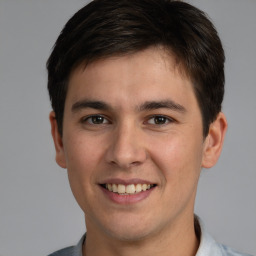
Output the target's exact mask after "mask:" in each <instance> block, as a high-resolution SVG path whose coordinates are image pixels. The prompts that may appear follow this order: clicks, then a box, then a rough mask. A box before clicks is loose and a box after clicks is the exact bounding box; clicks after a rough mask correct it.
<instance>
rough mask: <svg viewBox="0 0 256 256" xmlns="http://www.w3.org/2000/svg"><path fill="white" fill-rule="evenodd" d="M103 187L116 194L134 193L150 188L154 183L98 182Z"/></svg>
mask: <svg viewBox="0 0 256 256" xmlns="http://www.w3.org/2000/svg"><path fill="white" fill-rule="evenodd" d="M100 185H101V186H102V187H103V188H104V189H106V190H108V191H110V192H113V193H116V194H118V195H126V196H127V195H135V194H138V193H141V192H144V191H147V190H150V189H152V188H154V187H155V186H156V184H145V183H144V184H128V185H124V184H111V183H106V184H100Z"/></svg>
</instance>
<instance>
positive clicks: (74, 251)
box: [48, 235, 86, 256]
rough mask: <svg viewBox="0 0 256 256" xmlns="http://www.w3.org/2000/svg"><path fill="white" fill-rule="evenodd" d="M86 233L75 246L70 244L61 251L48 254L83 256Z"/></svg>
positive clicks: (53, 255)
mask: <svg viewBox="0 0 256 256" xmlns="http://www.w3.org/2000/svg"><path fill="white" fill-rule="evenodd" d="M85 237H86V235H84V236H83V237H82V238H81V239H80V241H79V243H78V244H77V245H75V246H69V247H66V248H64V249H61V250H59V251H56V252H54V253H52V254H50V255H48V256H82V251H83V243H84V241H85Z"/></svg>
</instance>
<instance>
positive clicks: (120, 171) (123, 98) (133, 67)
mask: <svg viewBox="0 0 256 256" xmlns="http://www.w3.org/2000/svg"><path fill="white" fill-rule="evenodd" d="M53 119H54V118H52V131H53V137H54V141H55V146H56V152H57V156H56V160H57V162H58V164H59V165H60V166H62V167H63V168H67V170H68V176H69V181H70V186H71V189H72V191H73V194H74V196H75V198H76V200H77V202H78V204H79V205H80V207H81V208H82V209H83V211H84V213H85V218H86V226H87V231H88V232H90V230H91V232H96V233H97V232H98V233H99V234H103V235H106V236H111V237H113V238H116V239H121V240H136V239H142V238H144V237H150V236H154V235H155V234H158V233H161V232H165V231H166V232H168V231H170V230H171V229H173V228H174V227H175V226H176V227H178V226H179V225H185V224H184V223H186V222H187V221H188V219H190V220H191V219H193V207H194V200H195V194H196V187H197V183H198V178H199V175H200V171H201V168H202V166H204V163H205V162H206V160H205V158H207V157H206V152H208V151H207V150H208V146H209V145H210V144H211V143H212V144H214V143H213V140H212V139H207V138H206V139H204V138H203V136H202V134H203V131H202V117H201V113H200V109H199V107H198V103H197V100H196V98H195V95H194V92H193V88H192V84H191V82H190V80H189V79H188V78H186V77H185V76H184V75H181V73H180V72H179V70H178V68H177V67H176V66H175V64H174V60H173V59H172V57H171V56H169V55H168V56H167V55H166V54H165V53H164V52H163V51H161V50H160V49H148V50H145V51H143V52H139V53H136V54H133V55H129V56H123V57H116V58H108V59H105V60H100V61H97V62H94V63H92V64H90V65H88V66H87V67H86V68H83V67H81V68H77V69H76V70H75V71H74V72H73V73H72V74H71V77H70V82H69V87H68V92H67V98H66V104H65V111H64V121H63V136H62V137H60V136H59V135H58V132H57V128H56V122H54V120H53ZM205 165H207V164H205ZM206 167H208V166H206Z"/></svg>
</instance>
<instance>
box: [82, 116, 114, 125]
mask: <svg viewBox="0 0 256 256" xmlns="http://www.w3.org/2000/svg"><path fill="white" fill-rule="evenodd" d="M82 122H83V123H89V124H92V125H93V124H108V123H109V121H108V120H107V119H106V118H105V117H104V116H101V115H92V116H89V117H86V118H84V119H83V120H82Z"/></svg>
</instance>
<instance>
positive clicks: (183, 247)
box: [83, 216, 199, 256]
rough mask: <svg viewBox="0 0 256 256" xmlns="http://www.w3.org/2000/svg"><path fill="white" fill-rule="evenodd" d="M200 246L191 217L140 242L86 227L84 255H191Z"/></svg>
mask: <svg viewBox="0 0 256 256" xmlns="http://www.w3.org/2000/svg"><path fill="white" fill-rule="evenodd" d="M198 247H199V238H198V237H197V234H196V232H195V225H194V216H193V217H192V218H190V220H189V221H187V222H186V223H180V224H179V223H176V224H175V225H170V227H166V228H165V229H164V230H161V231H159V232H157V233H155V234H153V235H151V236H149V237H145V238H143V239H141V240H139V241H123V240H119V239H117V238H115V237H112V236H109V235H108V234H104V232H102V231H99V232H98V230H97V229H95V228H94V229H91V228H90V224H89V225H88V224H87V235H86V243H85V244H84V248H83V256H101V255H104V256H128V255H129V256H130V255H133V256H150V255H154V256H157V255H159V256H160V255H161V256H170V255H178V256H194V255H196V252H197V249H198Z"/></svg>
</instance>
